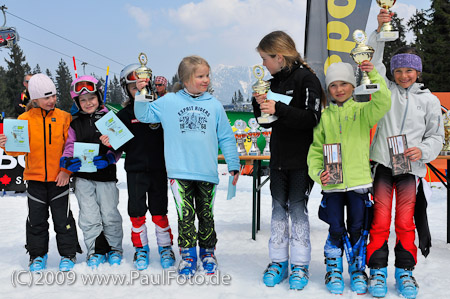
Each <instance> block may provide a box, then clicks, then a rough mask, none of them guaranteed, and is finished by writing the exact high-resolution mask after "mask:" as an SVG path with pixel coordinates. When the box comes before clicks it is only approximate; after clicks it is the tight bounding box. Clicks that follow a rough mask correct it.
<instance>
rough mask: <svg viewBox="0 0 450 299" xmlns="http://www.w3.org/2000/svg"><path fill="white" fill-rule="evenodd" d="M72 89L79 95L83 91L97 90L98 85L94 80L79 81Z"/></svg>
mask: <svg viewBox="0 0 450 299" xmlns="http://www.w3.org/2000/svg"><path fill="white" fill-rule="evenodd" d="M72 91H73V92H74V93H75V94H77V95H80V94H81V93H82V92H83V91H86V92H88V93H93V92H96V91H97V85H96V84H95V83H94V82H92V81H79V82H77V83H75V84H74V85H73V86H72Z"/></svg>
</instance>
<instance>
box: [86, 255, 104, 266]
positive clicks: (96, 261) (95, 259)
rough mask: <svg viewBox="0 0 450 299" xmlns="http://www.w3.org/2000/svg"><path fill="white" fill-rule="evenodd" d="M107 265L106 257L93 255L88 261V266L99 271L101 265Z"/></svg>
mask: <svg viewBox="0 0 450 299" xmlns="http://www.w3.org/2000/svg"><path fill="white" fill-rule="evenodd" d="M104 263H106V255H104V254H99V253H94V254H91V256H90V257H89V259H88V261H87V265H88V266H89V267H91V269H97V268H98V266H99V265H100V264H104Z"/></svg>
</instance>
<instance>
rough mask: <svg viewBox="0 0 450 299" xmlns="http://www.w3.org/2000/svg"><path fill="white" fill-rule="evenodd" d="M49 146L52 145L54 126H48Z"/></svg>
mask: <svg viewBox="0 0 450 299" xmlns="http://www.w3.org/2000/svg"><path fill="white" fill-rule="evenodd" d="M48 144H52V124H48Z"/></svg>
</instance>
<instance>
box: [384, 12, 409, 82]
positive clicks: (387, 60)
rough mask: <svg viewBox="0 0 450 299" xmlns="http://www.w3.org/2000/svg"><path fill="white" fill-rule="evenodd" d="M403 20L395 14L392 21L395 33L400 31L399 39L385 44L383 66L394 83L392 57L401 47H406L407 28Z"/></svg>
mask: <svg viewBox="0 0 450 299" xmlns="http://www.w3.org/2000/svg"><path fill="white" fill-rule="evenodd" d="M402 22H403V19H402V18H399V17H397V14H394V16H393V17H392V20H391V24H392V27H393V28H394V29H393V30H394V31H398V39H396V40H395V41H390V42H386V43H385V44H384V54H383V64H384V65H385V66H386V76H387V77H388V78H389V80H391V81H393V80H394V78H393V76H392V75H391V71H390V70H391V57H392V55H393V54H394V53H395V51H396V50H397V49H399V48H401V47H404V46H406V37H405V27H404V26H403V25H402Z"/></svg>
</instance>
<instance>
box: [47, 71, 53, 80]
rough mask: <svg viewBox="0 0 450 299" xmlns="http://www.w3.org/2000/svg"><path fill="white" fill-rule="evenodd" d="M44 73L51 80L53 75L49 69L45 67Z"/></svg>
mask: <svg viewBox="0 0 450 299" xmlns="http://www.w3.org/2000/svg"><path fill="white" fill-rule="evenodd" d="M45 74H46V75H47V76H48V77H49V78H50V79H52V80H53V75H52V73H51V72H50V70H49V69H46V70H45Z"/></svg>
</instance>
